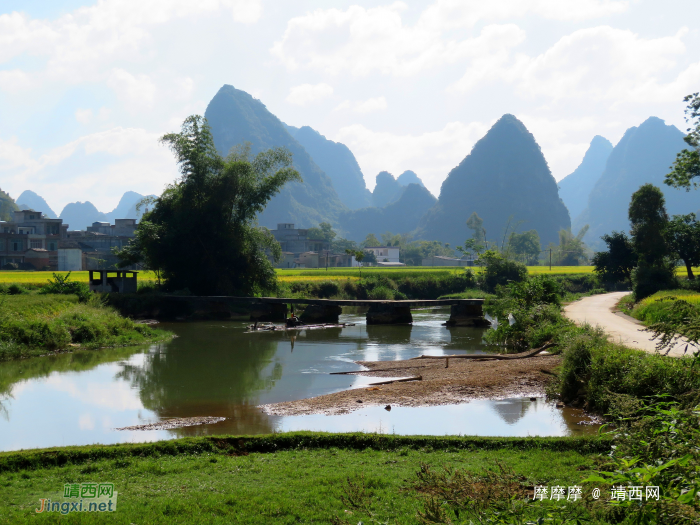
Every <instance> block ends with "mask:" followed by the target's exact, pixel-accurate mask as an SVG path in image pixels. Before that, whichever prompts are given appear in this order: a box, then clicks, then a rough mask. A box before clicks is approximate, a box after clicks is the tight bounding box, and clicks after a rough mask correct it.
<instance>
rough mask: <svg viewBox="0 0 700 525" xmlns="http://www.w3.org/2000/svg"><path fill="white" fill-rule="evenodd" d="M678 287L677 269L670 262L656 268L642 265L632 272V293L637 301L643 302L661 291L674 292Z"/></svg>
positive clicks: (659, 264) (667, 261) (657, 265)
mask: <svg viewBox="0 0 700 525" xmlns="http://www.w3.org/2000/svg"><path fill="white" fill-rule="evenodd" d="M678 287H679V284H678V279H677V278H676V267H675V265H674V264H673V262H671V261H669V260H666V261H662V262H660V263H658V264H656V265H654V266H651V265H647V264H643V263H642V264H640V265H639V266H637V267H636V268H635V269H634V270H633V271H632V291H633V292H634V297H635V299H636V300H637V301H641V300H642V299H644V298H645V297H649V296H650V295H653V294H655V293H656V292H658V291H659V290H672V289H674V288H678Z"/></svg>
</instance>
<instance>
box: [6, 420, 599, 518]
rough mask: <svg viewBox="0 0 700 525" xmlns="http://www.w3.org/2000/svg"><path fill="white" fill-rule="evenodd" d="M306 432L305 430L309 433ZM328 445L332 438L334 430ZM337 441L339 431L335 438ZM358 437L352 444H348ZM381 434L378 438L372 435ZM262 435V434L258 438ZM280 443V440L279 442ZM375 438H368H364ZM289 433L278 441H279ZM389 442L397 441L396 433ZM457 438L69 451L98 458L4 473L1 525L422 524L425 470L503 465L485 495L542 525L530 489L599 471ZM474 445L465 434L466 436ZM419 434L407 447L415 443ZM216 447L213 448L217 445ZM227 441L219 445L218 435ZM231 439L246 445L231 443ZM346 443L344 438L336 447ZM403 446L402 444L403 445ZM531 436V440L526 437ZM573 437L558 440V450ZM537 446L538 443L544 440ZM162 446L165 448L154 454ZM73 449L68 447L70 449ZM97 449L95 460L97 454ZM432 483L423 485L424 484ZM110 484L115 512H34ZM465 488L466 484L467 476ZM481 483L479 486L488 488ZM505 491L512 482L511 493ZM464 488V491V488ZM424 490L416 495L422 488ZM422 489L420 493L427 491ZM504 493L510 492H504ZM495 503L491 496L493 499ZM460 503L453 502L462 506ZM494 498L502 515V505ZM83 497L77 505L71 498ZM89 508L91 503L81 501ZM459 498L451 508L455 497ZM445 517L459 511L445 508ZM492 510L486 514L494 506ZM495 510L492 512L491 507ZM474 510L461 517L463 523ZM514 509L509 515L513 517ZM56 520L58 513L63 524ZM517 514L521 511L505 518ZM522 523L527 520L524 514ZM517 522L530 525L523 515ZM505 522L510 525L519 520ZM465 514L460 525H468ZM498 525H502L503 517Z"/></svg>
mask: <svg viewBox="0 0 700 525" xmlns="http://www.w3.org/2000/svg"><path fill="white" fill-rule="evenodd" d="M306 434H309V433H306ZM326 436H328V438H330V439H332V438H333V435H326ZM339 437H340V438H341V439H345V438H342V436H339ZM352 437H353V436H352V435H349V436H348V438H347V441H348V442H350V443H351V444H352V441H353V439H352ZM376 437H378V436H375V438H376ZM261 438H264V436H261ZM280 438H281V439H280ZM357 438H358V441H359V440H365V441H367V442H368V445H369V442H371V440H372V436H367V437H366V438H364V437H363V436H357ZM284 439H285V435H284V434H282V435H277V436H270V440H271V441H282V440H284ZM389 439H392V438H391V437H390V436H389ZM458 439H459V438H450V437H448V438H436V441H443V442H444V443H445V444H446V445H447V446H444V447H440V448H436V449H434V448H433V447H432V446H422V447H417V446H410V445H408V446H399V447H396V448H392V449H388V450H382V449H380V450H377V449H374V448H362V449H360V450H357V449H356V448H355V447H352V446H351V447H350V448H336V447H315V446H311V447H307V446H300V447H295V448H288V447H285V448H281V449H279V450H278V451H276V452H250V453H246V452H240V451H237V450H235V448H234V449H216V448H215V449H214V450H211V446H210V445H209V446H207V445H206V443H205V442H206V441H208V440H207V438H196V440H192V439H190V440H189V442H190V443H192V445H194V444H195V442H196V441H197V442H200V443H202V445H203V446H202V448H200V450H199V451H197V450H196V448H195V447H194V446H190V447H189V450H187V451H186V452H185V453H177V452H175V453H172V451H173V450H175V449H176V448H177V447H178V446H182V445H180V444H181V443H183V442H185V441H186V440H176V441H174V442H173V441H170V442H163V443H161V444H154V445H136V446H130V445H126V446H121V447H119V446H112V447H99V446H92V447H70V449H52V450H50V451H46V452H44V453H43V454H44V455H49V456H51V455H58V456H64V457H66V456H69V455H70V454H71V451H80V450H81V449H82V450H84V451H85V454H84V456H87V457H89V456H93V457H92V458H91V459H87V460H83V461H80V462H69V463H67V464H64V465H62V466H50V467H39V468H24V469H22V470H14V471H7V470H4V471H0V487H2V494H3V497H2V498H0V524H5V523H7V524H17V523H30V522H31V523H57V522H58V521H61V523H63V522H65V523H103V522H104V521H105V518H107V519H108V521H109V522H110V523H119V524H125V525H128V524H130V523H215V524H218V523H222V524H223V523H225V524H229V523H243V524H248V523H249V524H256V525H257V524H260V523H275V524H277V523H279V524H288V523H289V524H291V523H318V524H336V525H350V524H352V525H355V524H357V523H390V524H398V523H402V524H403V523H416V524H417V523H420V521H419V519H418V512H422V511H424V510H425V501H426V500H427V499H428V498H427V494H426V492H428V490H426V489H427V488H428V487H426V485H430V484H431V483H433V481H436V484H439V483H440V481H439V480H437V479H436V480H432V479H431V480H427V483H423V486H422V487H419V486H418V485H419V483H418V481H419V476H418V473H419V472H421V470H422V469H421V465H422V464H425V465H429V466H430V469H431V470H430V472H434V473H436V474H438V477H439V476H440V474H442V473H443V472H444V470H443V468H445V467H449V468H454V469H458V470H459V471H474V472H475V473H479V474H483V473H486V472H487V471H492V472H494V471H495V472H497V471H498V470H499V466H498V465H499V464H500V465H502V466H503V467H504V468H505V469H507V471H508V472H512V473H513V474H514V477H513V478H510V480H511V482H512V484H510V485H506V484H504V483H503V480H501V479H499V477H498V476H494V478H495V479H492V481H491V483H490V486H489V490H490V491H495V492H499V491H500V498H503V501H500V502H498V503H500V504H501V505H505V506H506V507H507V506H510V504H511V502H509V499H510V498H511V497H514V498H517V499H518V500H520V501H521V502H522V503H521V507H522V513H523V514H526V515H527V517H528V518H531V519H533V518H534V520H536V519H537V514H540V513H542V511H543V510H545V509H547V508H548V503H547V502H545V504H543V505H538V504H534V505H533V504H531V502H529V503H528V501H527V499H528V497H529V495H530V494H529V493H530V492H531V487H532V486H533V485H536V484H542V485H548V486H553V485H561V486H571V485H575V484H581V483H580V482H581V480H582V479H585V477H586V476H587V475H588V474H589V473H590V471H591V470H592V468H593V466H594V457H595V456H594V455H592V454H590V453H589V454H585V453H580V452H575V451H573V450H571V447H565V449H564V450H556V448H555V447H551V445H550V446H548V445H547V444H545V446H544V447H542V448H541V449H538V448H539V447H538V445H537V443H538V440H537V438H535V439H534V440H532V443H533V445H534V446H532V447H531V448H530V447H528V448H525V449H522V448H521V449H518V447H512V446H509V445H508V440H507V439H504V440H502V441H503V442H504V445H505V446H504V448H492V447H487V448H484V449H479V448H478V445H477V448H471V449H467V450H459V449H458V448H455V447H450V446H449V444H450V442H455V441H457V440H458ZM467 439H469V438H467ZM410 440H411V437H408V439H406V440H405V442H406V443H407V444H408V443H409V442H410ZM211 441H217V439H216V438H212V439H211ZM221 441H223V440H221ZM227 441H229V442H232V443H235V442H237V441H238V438H235V439H233V438H228V439H227ZM339 441H340V440H339ZM396 441H399V443H398V444H399V445H400V441H401V438H399V439H397V440H396ZM519 441H527V440H523V439H521V440H519ZM558 441H562V442H563V441H565V439H560V438H555V439H554V440H553V442H552V443H554V442H558ZM540 446H541V445H540ZM128 447H131V448H137V449H139V450H141V451H142V452H141V453H139V454H137V453H134V454H133V455H128V454H127V455H121V457H114V456H112V457H111V458H107V457H105V454H102V453H100V449H102V450H104V449H112V450H115V451H117V452H119V449H122V450H123V449H125V448H128ZM156 447H160V448H161V449H163V450H164V451H165V453H158V452H155V453H154V452H153V450H154V449H156ZM64 450H65V452H64ZM90 450H93V451H95V452H96V453H95V454H94V455H93V454H90ZM23 454H26V455H38V453H37V452H34V451H27V452H25V453H8V454H2V455H0V462H2V463H5V460H6V459H7V458H8V457H11V456H21V455H23ZM424 481H425V480H424ZM86 482H95V483H100V482H109V483H113V484H114V490H115V491H116V492H118V499H117V509H116V511H115V512H113V513H109V516H103V515H100V514H98V513H94V512H93V513H87V512H82V513H76V514H77V515H75V514H73V515H71V514H67V515H65V516H60V515H59V513H58V512H54V513H40V514H37V513H36V512H35V509H37V508H39V507H40V504H39V499H40V498H52V499H53V501H57V500H58V501H70V500H68V499H64V498H63V489H64V484H65V483H86ZM460 482H461V480H460ZM484 482H485V480H484V481H482V480H478V481H477V480H475V481H474V482H473V483H474V486H475V487H476V488H478V487H479V486H482V485H484ZM504 485H505V486H504ZM465 488H466V487H465ZM416 489H418V490H416ZM421 489H422V490H421ZM504 489H508V490H504ZM490 496H491V497H492V498H493V500H496V499H498V498H499V496H495V497H494V492H491V494H490ZM458 498H459V496H457V498H456V499H458ZM493 500H491V501H489V503H491V504H492V505H493V507H494V510H496V504H495V502H494V501H493ZM73 501H76V500H73ZM85 501H87V500H85ZM451 503H454V501H452V502H451ZM444 510H445V511H447V512H448V515H449V514H451V517H452V519H455V515H454V514H453V513H451V512H450V509H449V504H445V505H444ZM489 510H490V509H489ZM489 510H487V511H486V512H488V513H489V514H491V512H489ZM465 514H467V513H466V512H465V511H464V510H463V511H462V518H464V517H465ZM506 514H508V513H506ZM59 516H60V517H59ZM509 517H513V518H515V516H509ZM522 517H524V516H522ZM522 517H521V519H520V520H517V518H516V520H515V521H517V522H518V523H520V522H522V523H524V522H525V521H526V520H522ZM515 521H510V520H509V521H508V523H511V522H515ZM462 522H463V521H462V520H461V519H460V520H459V521H458V523H462ZM499 523H501V522H500V521H499Z"/></svg>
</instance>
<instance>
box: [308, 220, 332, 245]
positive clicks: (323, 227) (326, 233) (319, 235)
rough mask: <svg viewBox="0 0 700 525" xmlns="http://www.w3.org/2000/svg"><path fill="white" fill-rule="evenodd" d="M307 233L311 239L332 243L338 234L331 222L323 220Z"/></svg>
mask: <svg viewBox="0 0 700 525" xmlns="http://www.w3.org/2000/svg"><path fill="white" fill-rule="evenodd" d="M306 235H307V237H308V238H309V239H318V240H321V241H325V242H327V243H331V242H333V239H335V236H336V235H337V234H336V233H335V232H334V231H333V226H331V224H330V223H328V222H322V223H321V224H319V225H318V228H309V229H308V230H307V231H306Z"/></svg>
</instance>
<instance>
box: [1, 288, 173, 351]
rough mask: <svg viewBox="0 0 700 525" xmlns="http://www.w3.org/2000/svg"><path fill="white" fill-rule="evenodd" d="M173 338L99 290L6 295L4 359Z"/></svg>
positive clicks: (2, 341) (3, 299) (4, 299)
mask: <svg viewBox="0 0 700 525" xmlns="http://www.w3.org/2000/svg"><path fill="white" fill-rule="evenodd" d="M170 337H172V334H171V333H169V332H166V331H164V330H158V329H154V328H152V327H151V326H148V325H146V324H140V323H137V322H134V321H133V320H131V319H128V318H126V317H122V316H121V315H119V313H118V312H117V311H116V310H114V309H113V308H111V307H109V306H106V305H104V304H103V303H102V302H101V300H100V297H99V296H98V295H92V294H91V296H90V297H89V298H87V300H84V301H83V302H81V301H80V300H79V298H78V296H77V295H73V294H66V295H63V294H40V293H18V294H15V295H9V294H7V295H0V361H7V360H10V359H20V358H26V357H33V356H40V355H50V354H55V353H58V352H64V351H69V350H77V349H95V348H105V347H117V346H128V345H136V344H143V343H150V342H154V341H162V340H165V339H169V338H170Z"/></svg>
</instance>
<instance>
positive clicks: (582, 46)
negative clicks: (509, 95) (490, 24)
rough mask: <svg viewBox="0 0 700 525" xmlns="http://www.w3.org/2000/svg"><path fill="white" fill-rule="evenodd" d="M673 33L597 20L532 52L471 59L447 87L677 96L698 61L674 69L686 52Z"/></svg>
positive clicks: (556, 95)
mask: <svg viewBox="0 0 700 525" xmlns="http://www.w3.org/2000/svg"><path fill="white" fill-rule="evenodd" d="M686 33H687V30H686V29H681V30H680V31H678V32H677V33H676V34H675V35H673V36H667V37H660V38H643V37H641V36H639V35H638V34H636V33H633V32H632V31H629V30H626V29H618V28H613V27H610V26H598V27H591V28H586V29H580V30H578V31H574V32H573V33H571V34H570V35H566V36H564V37H562V38H561V39H559V40H558V41H557V42H556V43H554V44H553V45H552V46H551V47H550V48H549V49H547V50H546V51H545V52H543V53H541V54H540V55H537V56H526V55H524V54H518V55H515V56H511V55H510V52H509V51H508V50H501V52H499V53H497V54H494V55H492V56H490V57H486V58H481V59H478V60H475V61H473V62H472V64H470V65H469V66H468V67H467V70H466V71H465V73H464V76H463V77H462V78H461V79H460V80H459V81H457V82H455V83H454V84H452V85H451V86H449V87H448V91H449V92H455V93H464V92H467V91H469V90H471V89H473V88H474V87H475V86H477V85H479V84H481V83H482V82H483V81H488V80H496V79H498V80H502V81H505V82H508V83H512V84H514V85H515V86H516V88H517V89H518V91H519V92H520V93H521V94H523V95H525V96H543V97H546V98H547V99H549V100H550V101H557V100H564V99H575V100H579V101H582V100H585V101H589V102H590V101H615V103H617V104H624V103H630V102H633V103H650V102H659V101H667V100H672V99H679V100H680V99H681V98H682V97H683V94H685V93H687V92H688V91H689V90H691V89H692V87H693V86H695V85H697V84H698V82H700V62H696V63H694V64H691V65H690V66H687V67H686V68H685V69H683V70H682V71H680V72H674V68H676V67H677V65H678V64H677V61H678V59H680V58H681V57H682V56H683V55H684V54H685V52H686V46H685V44H684V43H683V41H682V39H683V37H684V36H685V35H686Z"/></svg>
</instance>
